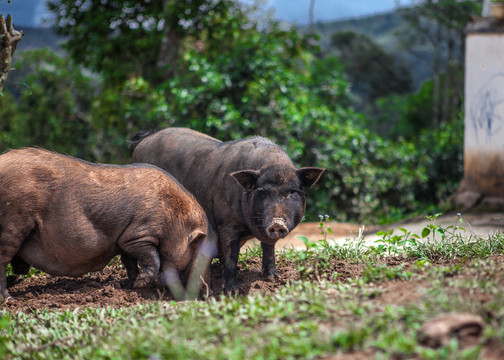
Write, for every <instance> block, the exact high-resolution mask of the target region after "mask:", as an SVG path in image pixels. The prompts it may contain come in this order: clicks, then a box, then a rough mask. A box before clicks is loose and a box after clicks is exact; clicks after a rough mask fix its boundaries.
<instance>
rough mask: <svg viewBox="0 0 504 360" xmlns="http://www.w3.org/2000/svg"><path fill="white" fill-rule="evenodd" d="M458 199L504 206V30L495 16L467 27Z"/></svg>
mask: <svg viewBox="0 0 504 360" xmlns="http://www.w3.org/2000/svg"><path fill="white" fill-rule="evenodd" d="M455 199H456V201H455V204H456V205H457V206H458V207H462V208H464V207H465V208H467V207H474V206H482V207H485V208H486V209H488V208H492V209H495V210H504V29H502V28H501V27H500V26H495V21H494V20H492V19H486V20H480V23H479V24H472V25H470V26H469V27H468V31H467V36H466V69H465V133H464V179H463V181H462V186H461V189H460V191H459V193H458V194H456V197H455Z"/></svg>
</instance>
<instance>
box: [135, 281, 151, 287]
mask: <svg viewBox="0 0 504 360" xmlns="http://www.w3.org/2000/svg"><path fill="white" fill-rule="evenodd" d="M149 285H150V281H148V280H146V279H136V280H135V283H134V284H133V287H134V288H135V289H140V288H145V287H148V286H149Z"/></svg>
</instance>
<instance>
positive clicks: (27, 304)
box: [0, 214, 504, 311]
mask: <svg viewBox="0 0 504 360" xmlns="http://www.w3.org/2000/svg"><path fill="white" fill-rule="evenodd" d="M463 218H464V223H462V224H460V223H459V225H462V226H465V227H466V228H467V231H466V234H467V236H471V235H473V234H478V235H479V236H486V235H488V234H490V233H492V232H496V231H504V214H468V215H464V216H463ZM456 221H457V217H456V216H455V215H454V214H447V215H444V216H442V217H439V218H438V219H436V224H438V225H441V226H444V227H446V226H449V225H452V224H453V223H456ZM427 224H430V222H428V221H426V220H425V219H423V218H422V219H416V220H411V221H406V222H402V223H398V224H393V225H390V226H384V227H376V226H374V227H373V226H364V230H365V231H364V232H363V235H364V237H365V240H366V241H369V242H371V241H374V240H375V239H376V238H378V237H377V236H376V235H374V234H376V232H377V231H379V230H381V229H384V230H387V229H389V228H393V229H397V228H398V227H404V228H406V229H408V230H410V231H412V232H415V233H420V232H421V229H422V228H423V227H424V226H426V225H427ZM326 226H329V227H330V228H331V229H332V232H333V233H332V234H331V235H330V236H329V240H331V241H335V242H339V241H343V240H344V239H348V238H353V237H356V236H357V235H358V234H359V229H361V228H362V226H359V225H356V224H346V223H338V222H330V223H328V224H326ZM298 236H306V237H307V238H308V239H309V240H311V241H317V240H320V239H321V238H322V237H323V236H322V235H321V230H320V229H319V224H318V223H303V224H301V225H299V226H298V227H297V228H296V229H295V230H294V231H293V232H292V234H290V235H289V236H288V237H287V238H286V239H283V240H281V241H279V243H278V244H277V249H281V248H290V247H294V248H304V244H303V242H302V241H301V240H300V239H299V238H298ZM252 244H253V242H250V243H249V245H252ZM390 260H394V259H390ZM400 261H401V262H407V261H408V259H402V260H400ZM387 264H388V265H390V266H395V265H397V264H394V263H390V264H389V263H387ZM238 265H239V276H238V281H239V287H240V294H243V295H245V294H252V293H254V292H261V293H266V294H268V293H273V292H275V291H276V290H277V289H279V288H281V287H283V286H285V284H286V283H287V282H288V281H290V280H297V279H298V278H299V273H298V271H297V266H296V264H293V263H292V262H289V261H287V260H286V259H281V258H280V257H278V258H277V266H278V270H279V273H280V278H279V279H278V280H276V281H274V282H269V281H266V280H265V279H264V278H263V277H262V274H261V259H260V258H252V259H250V260H248V261H247V262H246V263H241V262H240V263H239V264H238ZM330 267H331V269H330V270H329V271H328V273H338V274H339V277H341V279H342V280H344V279H345V278H355V277H359V276H360V275H361V272H362V267H363V264H355V263H352V262H345V261H342V260H337V259H333V260H331V265H330ZM222 284H223V279H222V265H220V264H218V263H217V264H213V265H212V276H211V284H210V286H211V288H212V290H213V291H214V295H218V294H220V293H221V292H222V290H221V289H222ZM8 287H9V291H10V293H11V295H12V296H13V298H12V299H9V300H8V301H4V302H3V303H1V305H0V306H1V308H2V309H7V310H10V311H36V310H41V309H46V308H49V309H52V308H58V309H68V308H76V307H88V306H99V307H103V306H111V307H124V306H133V305H135V304H140V303H144V302H151V301H160V300H162V301H164V300H172V299H173V297H172V296H171V295H170V294H169V292H167V291H165V290H163V289H162V288H161V287H159V286H158V287H156V288H152V289H145V290H134V289H132V288H131V286H130V285H129V284H128V281H127V277H126V271H125V270H124V269H123V267H122V265H121V264H120V262H119V261H118V260H117V261H115V262H113V264H111V265H109V266H107V267H106V268H105V269H104V270H103V271H101V272H98V273H91V274H88V275H86V276H82V277H79V278H67V277H56V276H50V275H46V274H39V275H35V276H32V277H29V278H23V277H13V276H11V277H9V279H8Z"/></svg>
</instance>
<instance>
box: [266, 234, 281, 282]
mask: <svg viewBox="0 0 504 360" xmlns="http://www.w3.org/2000/svg"><path fill="white" fill-rule="evenodd" d="M261 247H262V251H263V257H262V271H263V276H264V277H266V278H267V279H268V280H270V281H271V280H273V279H274V278H278V277H280V274H278V270H277V268H276V266H275V245H269V244H265V243H263V242H261Z"/></svg>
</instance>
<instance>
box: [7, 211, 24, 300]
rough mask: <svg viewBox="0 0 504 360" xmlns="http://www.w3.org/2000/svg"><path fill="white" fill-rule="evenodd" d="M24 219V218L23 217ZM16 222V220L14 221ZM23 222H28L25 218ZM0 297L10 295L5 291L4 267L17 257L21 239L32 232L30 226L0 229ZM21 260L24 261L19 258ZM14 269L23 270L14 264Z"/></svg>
mask: <svg viewBox="0 0 504 360" xmlns="http://www.w3.org/2000/svg"><path fill="white" fill-rule="evenodd" d="M23 220H25V219H23ZM16 223H17V222H16ZM25 223H27V224H28V223H29V222H28V221H27V220H26V221H25ZM0 230H3V231H1V232H0V249H1V250H0V299H1V298H4V299H6V298H9V297H11V296H10V294H9V292H8V291H7V274H6V267H7V265H8V264H9V263H10V262H11V261H12V260H13V259H16V260H14V262H16V261H17V259H19V257H17V256H16V254H17V253H18V251H19V248H20V247H21V244H22V243H23V239H27V238H28V237H29V236H30V234H31V233H32V228H31V227H28V226H27V227H26V228H23V229H17V228H15V229H14V228H11V229H7V228H5V229H0ZM19 260H20V261H21V262H23V263H24V261H22V260H21V259H19ZM14 269H15V270H24V268H23V267H22V266H18V265H16V266H15V267H14Z"/></svg>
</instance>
